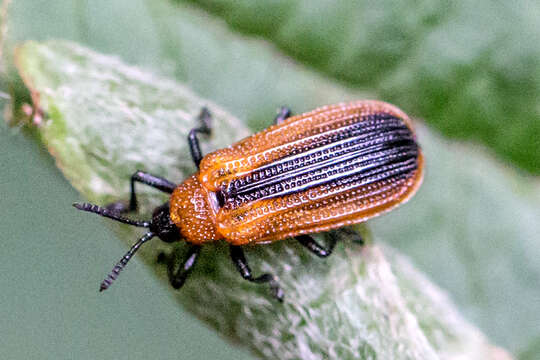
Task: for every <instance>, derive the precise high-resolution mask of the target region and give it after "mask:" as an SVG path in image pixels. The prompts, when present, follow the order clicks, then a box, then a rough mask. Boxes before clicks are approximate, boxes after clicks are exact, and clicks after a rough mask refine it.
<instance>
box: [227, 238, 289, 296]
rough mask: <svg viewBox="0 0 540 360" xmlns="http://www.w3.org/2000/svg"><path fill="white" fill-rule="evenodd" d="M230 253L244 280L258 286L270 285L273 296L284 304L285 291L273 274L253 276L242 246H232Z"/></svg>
mask: <svg viewBox="0 0 540 360" xmlns="http://www.w3.org/2000/svg"><path fill="white" fill-rule="evenodd" d="M229 248H230V253H231V259H232V261H233V263H234V265H236V268H237V269H238V272H239V273H240V275H242V277H243V278H244V279H246V280H247V281H251V282H254V283H257V284H264V283H268V284H269V285H270V291H271V292H272V296H273V297H274V298H275V299H276V300H278V301H280V302H282V301H283V290H281V288H280V287H279V284H278V282H277V281H276V279H275V277H274V275H272V274H268V273H265V274H262V275H261V276H258V277H256V278H254V277H253V275H251V269H250V268H249V265H248V263H247V260H246V257H245V255H244V250H242V248H241V247H240V246H235V245H230V247H229Z"/></svg>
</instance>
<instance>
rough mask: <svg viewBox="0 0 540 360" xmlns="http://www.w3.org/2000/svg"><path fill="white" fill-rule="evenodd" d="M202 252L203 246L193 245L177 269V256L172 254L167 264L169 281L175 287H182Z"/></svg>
mask: <svg viewBox="0 0 540 360" xmlns="http://www.w3.org/2000/svg"><path fill="white" fill-rule="evenodd" d="M200 252H201V247H200V246H199V245H191V246H190V248H189V250H188V252H187V254H186V256H185V257H184V260H183V261H182V264H181V265H180V267H179V268H178V269H175V267H176V266H175V265H176V261H175V260H176V256H174V255H172V256H171V258H170V259H169V263H168V265H167V274H168V275H169V282H170V283H171V286H172V287H173V288H175V289H180V288H181V287H182V286H183V285H184V283H185V282H186V279H187V277H188V276H189V274H191V272H192V271H193V268H194V267H195V264H196V263H197V259H198V258H199V254H200Z"/></svg>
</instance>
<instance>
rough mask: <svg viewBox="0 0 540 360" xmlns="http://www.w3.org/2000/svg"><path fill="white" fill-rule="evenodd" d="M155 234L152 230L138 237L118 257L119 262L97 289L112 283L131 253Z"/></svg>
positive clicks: (107, 286)
mask: <svg viewBox="0 0 540 360" xmlns="http://www.w3.org/2000/svg"><path fill="white" fill-rule="evenodd" d="M155 235H156V234H154V233H153V232H147V233H146V234H144V236H143V237H142V238H140V239H139V241H137V242H136V243H135V244H134V245H133V246H132V247H131V249H129V251H128V252H127V253H126V254H125V255H124V256H123V257H122V259H120V261H119V262H117V263H116V265H114V267H113V269H112V270H111V272H110V273H109V275H107V277H106V278H105V279H104V280H103V281H102V282H101V285H100V286H99V291H100V292H101V291H103V290H107V289H108V288H109V286H111V284H112V283H113V281H114V280H116V278H117V277H118V275H119V274H120V271H122V270H124V268H125V267H126V265H127V263H128V261H129V260H130V259H131V258H132V257H133V255H134V254H135V253H136V252H137V250H139V248H140V247H141V245H142V244H144V243H145V242H147V241H148V240H150V239H152V238H153V237H154V236H155Z"/></svg>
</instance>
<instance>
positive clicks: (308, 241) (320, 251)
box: [296, 231, 338, 258]
mask: <svg viewBox="0 0 540 360" xmlns="http://www.w3.org/2000/svg"><path fill="white" fill-rule="evenodd" d="M328 237H329V238H330V240H329V243H328V247H327V248H324V247H323V246H322V245H320V244H319V243H318V242H316V241H315V240H314V239H313V238H312V237H311V236H309V235H299V236H297V237H296V240H298V242H299V243H300V244H302V245H304V246H305V247H306V248H307V249H308V250H309V251H311V252H312V253H313V254H315V255H317V256H318V257H320V258H325V257H328V256H330V255H331V254H332V251H333V250H334V246H336V242H337V240H338V238H337V235H336V233H334V232H333V231H330V232H328Z"/></svg>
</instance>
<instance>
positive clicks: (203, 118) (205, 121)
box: [188, 107, 212, 168]
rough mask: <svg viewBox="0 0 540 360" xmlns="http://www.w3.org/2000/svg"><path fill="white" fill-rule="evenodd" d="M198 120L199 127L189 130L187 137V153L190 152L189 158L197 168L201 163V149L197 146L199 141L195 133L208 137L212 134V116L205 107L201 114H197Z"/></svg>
mask: <svg viewBox="0 0 540 360" xmlns="http://www.w3.org/2000/svg"><path fill="white" fill-rule="evenodd" d="M198 119H199V121H200V123H201V125H200V126H199V127H197V128H194V129H191V131H190V132H189V135H188V142H189V151H190V152H191V158H192V159H193V162H194V163H195V165H197V168H198V167H199V164H200V163H201V160H202V158H203V155H202V152H201V147H200V146H199V139H198V138H197V133H201V134H205V135H210V133H211V132H212V127H211V122H212V115H211V114H210V111H208V109H207V108H206V107H203V108H202V109H201V113H200V114H199V117H198Z"/></svg>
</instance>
